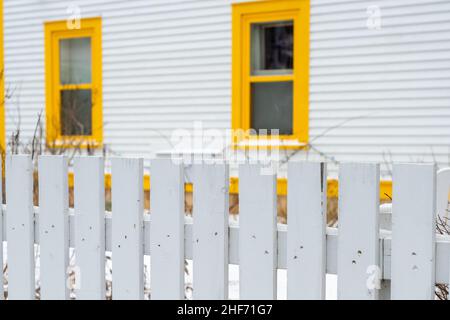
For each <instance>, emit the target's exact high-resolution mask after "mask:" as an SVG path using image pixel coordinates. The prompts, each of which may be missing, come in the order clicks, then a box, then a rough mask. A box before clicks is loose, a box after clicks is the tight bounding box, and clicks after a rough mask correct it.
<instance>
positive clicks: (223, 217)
mask: <svg viewBox="0 0 450 320" xmlns="http://www.w3.org/2000/svg"><path fill="white" fill-rule="evenodd" d="M194 172H195V174H194V214H193V216H194V231H193V232H194V237H193V239H194V241H193V255H194V270H193V273H194V298H195V299H199V300H205V299H215V300H218V299H220V300H223V299H228V211H229V206H228V202H229V201H228V197H229V196H228V184H229V182H228V181H229V175H228V166H227V165H225V164H215V165H214V164H212V165H197V166H196V167H195V169H194Z"/></svg>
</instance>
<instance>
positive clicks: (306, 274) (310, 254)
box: [287, 162, 327, 300]
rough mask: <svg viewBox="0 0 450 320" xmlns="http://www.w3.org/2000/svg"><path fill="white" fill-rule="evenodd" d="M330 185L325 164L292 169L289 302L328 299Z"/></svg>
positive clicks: (302, 164)
mask: <svg viewBox="0 0 450 320" xmlns="http://www.w3.org/2000/svg"><path fill="white" fill-rule="evenodd" d="M326 181H327V170H326V164H324V163H309V162H290V163H289V165H288V210H287V212H288V233H287V273H288V278H287V281H288V282H287V289H288V299H298V300H305V299H325V280H326V277H325V275H326V227H327V182H326Z"/></svg>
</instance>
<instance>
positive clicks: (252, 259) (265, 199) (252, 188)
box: [239, 164, 277, 300]
mask: <svg viewBox="0 0 450 320" xmlns="http://www.w3.org/2000/svg"><path fill="white" fill-rule="evenodd" d="M239 224H240V232H239V281H240V284H239V293H240V299H244V300H253V299H264V300H270V299H276V297H277V273H276V265H277V251H276V250H277V238H276V228H277V196H276V175H274V174H264V171H262V167H261V166H259V165H254V164H244V165H241V166H240V167H239Z"/></svg>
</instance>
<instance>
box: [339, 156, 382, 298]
mask: <svg viewBox="0 0 450 320" xmlns="http://www.w3.org/2000/svg"><path fill="white" fill-rule="evenodd" d="M379 199H380V167H379V165H378V164H350V163H348V164H341V165H340V166H339V238H338V239H339V240H338V260H337V263H338V265H337V270H338V299H347V300H348V299H370V300H373V299H377V298H378V287H379V286H378V283H377V282H376V277H377V276H378V275H380V272H378V270H381V268H380V263H379V254H380V251H379V250H380V245H379V229H380V228H379V208H380V203H379V202H380V200H379Z"/></svg>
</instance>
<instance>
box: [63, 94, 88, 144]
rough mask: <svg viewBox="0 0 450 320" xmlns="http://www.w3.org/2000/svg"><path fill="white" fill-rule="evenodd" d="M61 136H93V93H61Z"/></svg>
mask: <svg viewBox="0 0 450 320" xmlns="http://www.w3.org/2000/svg"><path fill="white" fill-rule="evenodd" d="M61 135H63V136H90V135H92V91H91V90H62V91H61Z"/></svg>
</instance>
